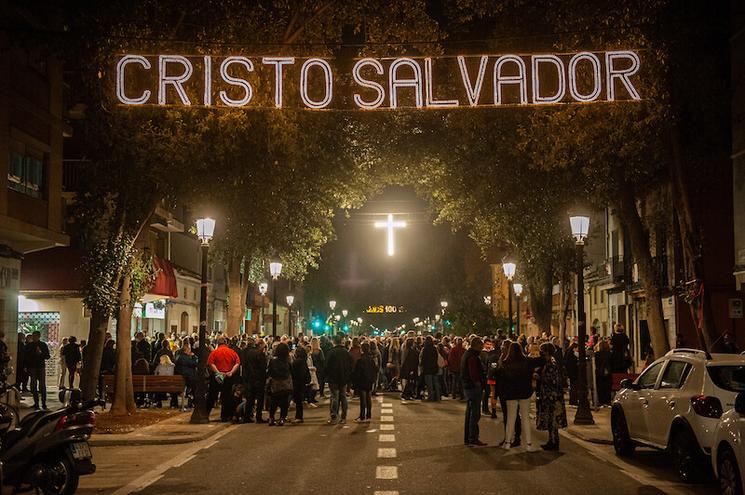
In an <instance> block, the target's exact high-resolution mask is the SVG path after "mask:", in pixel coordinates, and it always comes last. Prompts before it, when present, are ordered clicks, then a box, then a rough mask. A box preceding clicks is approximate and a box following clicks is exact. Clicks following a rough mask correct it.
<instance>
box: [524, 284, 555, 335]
mask: <svg viewBox="0 0 745 495" xmlns="http://www.w3.org/2000/svg"><path fill="white" fill-rule="evenodd" d="M552 289H553V273H552V271H551V270H543V273H540V274H536V276H535V277H530V278H529V280H528V292H529V294H530V310H531V311H532V313H533V318H535V322H536V325H538V329H539V330H540V331H541V332H545V333H546V335H551V312H552V303H553V301H552Z"/></svg>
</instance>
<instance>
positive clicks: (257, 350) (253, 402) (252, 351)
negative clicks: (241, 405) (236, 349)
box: [242, 339, 267, 423]
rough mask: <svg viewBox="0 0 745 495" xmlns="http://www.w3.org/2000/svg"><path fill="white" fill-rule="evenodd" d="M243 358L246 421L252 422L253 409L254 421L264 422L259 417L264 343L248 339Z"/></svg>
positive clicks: (264, 360)
mask: <svg viewBox="0 0 745 495" xmlns="http://www.w3.org/2000/svg"><path fill="white" fill-rule="evenodd" d="M243 355H244V358H245V359H244V360H243V361H242V362H243V368H242V376H243V383H245V385H246V389H247V402H246V416H245V418H244V421H245V422H246V423H253V422H254V410H255V411H256V422H257V423H266V421H265V420H264V419H263V418H262V417H261V411H262V410H263V409H264V387H265V386H266V366H267V360H266V343H265V342H264V341H263V340H261V339H259V340H258V342H257V343H256V344H254V341H253V339H249V341H248V346H247V347H246V349H245V350H244V351H243Z"/></svg>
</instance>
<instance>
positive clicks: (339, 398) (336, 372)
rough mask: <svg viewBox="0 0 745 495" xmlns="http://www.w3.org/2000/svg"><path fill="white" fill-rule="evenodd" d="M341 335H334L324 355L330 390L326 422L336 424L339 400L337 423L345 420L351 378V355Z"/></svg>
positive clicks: (342, 422)
mask: <svg viewBox="0 0 745 495" xmlns="http://www.w3.org/2000/svg"><path fill="white" fill-rule="evenodd" d="M342 339H343V336H342V335H334V347H333V348H332V349H331V350H330V351H329V352H328V354H327V355H326V381H327V382H328V384H329V389H330V390H331V418H330V419H329V420H328V424H330V425H333V424H336V421H337V417H338V416H339V402H341V419H340V420H339V423H341V424H345V423H346V422H347V409H349V402H347V385H348V384H349V381H350V380H351V378H352V356H350V355H349V351H347V349H346V348H345V347H344V346H343V345H342Z"/></svg>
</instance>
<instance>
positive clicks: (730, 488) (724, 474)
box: [717, 448, 742, 495]
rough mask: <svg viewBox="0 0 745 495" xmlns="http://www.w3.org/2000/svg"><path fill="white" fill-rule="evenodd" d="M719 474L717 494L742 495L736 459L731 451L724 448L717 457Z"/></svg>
mask: <svg viewBox="0 0 745 495" xmlns="http://www.w3.org/2000/svg"><path fill="white" fill-rule="evenodd" d="M717 472H719V492H720V493H721V494H722V495H742V481H741V480H740V469H739V468H738V467H737V458H736V457H735V454H734V453H733V452H732V450H731V449H729V448H726V449H724V450H722V452H720V453H719V456H718V457H717Z"/></svg>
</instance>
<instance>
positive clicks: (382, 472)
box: [375, 466, 398, 480]
mask: <svg viewBox="0 0 745 495" xmlns="http://www.w3.org/2000/svg"><path fill="white" fill-rule="evenodd" d="M375 477H376V478H377V479H379V480H395V479H398V467H397V466H378V467H377V469H375Z"/></svg>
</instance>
